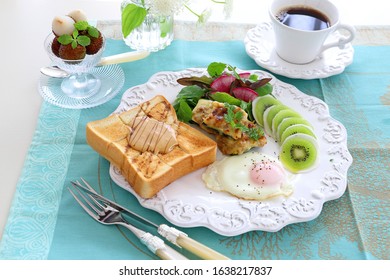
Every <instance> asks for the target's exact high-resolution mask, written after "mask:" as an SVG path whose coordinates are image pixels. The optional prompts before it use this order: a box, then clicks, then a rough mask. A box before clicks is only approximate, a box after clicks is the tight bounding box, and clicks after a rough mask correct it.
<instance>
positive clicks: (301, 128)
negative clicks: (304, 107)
mask: <svg viewBox="0 0 390 280" xmlns="http://www.w3.org/2000/svg"><path fill="white" fill-rule="evenodd" d="M297 133H302V134H307V135H310V136H313V137H314V138H317V137H316V135H315V133H314V131H313V129H312V128H311V127H310V126H307V125H304V124H294V125H291V126H289V127H287V128H286V129H285V130H284V131H283V133H282V134H281V136H280V143H283V142H284V140H286V138H287V137H289V136H291V135H293V134H297Z"/></svg>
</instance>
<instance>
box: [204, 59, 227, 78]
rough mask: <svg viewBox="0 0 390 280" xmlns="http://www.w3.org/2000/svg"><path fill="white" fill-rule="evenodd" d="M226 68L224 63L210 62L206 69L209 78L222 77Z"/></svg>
mask: <svg viewBox="0 0 390 280" xmlns="http://www.w3.org/2000/svg"><path fill="white" fill-rule="evenodd" d="M226 66H227V65H226V63H222V62H212V63H210V64H209V66H208V67H207V72H208V73H209V75H210V76H211V77H218V76H221V75H222V73H223V71H225V68H226Z"/></svg>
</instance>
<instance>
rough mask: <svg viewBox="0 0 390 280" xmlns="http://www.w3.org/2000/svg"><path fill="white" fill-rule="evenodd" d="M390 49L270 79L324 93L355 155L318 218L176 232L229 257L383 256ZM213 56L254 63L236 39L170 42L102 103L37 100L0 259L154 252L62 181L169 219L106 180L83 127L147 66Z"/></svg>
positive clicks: (160, 67) (388, 225) (202, 62)
mask: <svg viewBox="0 0 390 280" xmlns="http://www.w3.org/2000/svg"><path fill="white" fill-rule="evenodd" d="M125 51H129V49H128V47H127V46H126V45H125V44H124V43H123V42H122V41H118V40H108V42H107V48H106V51H105V55H110V54H116V53H121V52H125ZM388 53H389V47H371V46H370V47H368V46H367V47H366V46H356V47H355V59H354V63H353V64H352V65H350V66H349V67H347V69H346V71H345V72H344V73H343V74H341V75H337V76H333V77H330V78H326V79H321V80H318V79H317V80H293V79H289V78H285V77H281V76H276V77H277V78H278V79H280V80H282V81H284V82H287V83H290V84H293V85H295V86H296V87H297V88H298V89H300V90H301V91H302V92H304V93H306V94H308V95H312V96H316V97H318V98H320V99H322V100H324V101H325V102H326V103H327V104H328V105H329V107H330V112H331V115H332V116H333V117H334V118H335V119H337V120H339V121H341V122H342V123H343V124H344V125H345V127H346V128H347V130H348V136H349V139H348V148H349V150H350V152H351V154H352V156H353V158H354V163H353V165H352V166H351V168H350V170H349V173H348V189H347V191H346V193H345V194H344V195H343V196H342V197H341V198H340V199H337V200H334V201H330V202H327V203H325V205H324V207H323V211H322V213H321V215H320V216H319V217H318V218H316V219H315V220H313V221H310V222H306V223H299V224H293V225H289V226H287V227H285V228H283V229H282V230H280V231H279V232H277V233H268V232H261V231H254V232H249V233H245V234H242V235H239V236H235V237H224V236H221V235H218V234H216V233H214V232H212V231H210V230H208V229H206V228H200V227H199V228H183V229H181V230H183V231H184V232H187V233H188V234H189V235H190V236H193V237H196V239H197V240H198V241H200V242H202V243H204V244H206V245H207V246H210V247H212V248H214V249H216V250H218V251H220V252H221V253H223V254H225V255H227V256H228V257H230V258H232V259H389V258H390V248H389V246H390V242H389V237H390V217H389V213H390V196H389V193H390V192H389V189H390V186H389V158H390V156H389V154H390V153H389V149H390V145H389V137H390V107H389V105H390V73H389V68H388V65H387V63H386V61H385V60H384V59H383V58H384V57H386V56H387V54H388ZM213 61H221V62H226V63H229V64H231V65H234V66H237V67H238V68H240V69H261V68H260V67H259V66H258V65H256V64H255V63H254V61H253V60H252V59H250V58H249V57H248V56H247V54H246V53H245V48H244V45H243V43H242V42H241V41H228V42H193V41H191V42H190V41H181V40H176V41H174V42H173V43H172V45H171V46H169V47H167V48H166V49H165V50H162V51H159V52H157V53H152V54H151V55H150V56H149V57H148V58H147V59H144V60H141V61H136V62H132V63H127V64H122V65H121V67H122V69H123V70H124V72H125V76H126V80H125V85H124V87H123V89H122V91H121V92H120V93H119V94H118V96H116V97H115V98H114V99H112V100H111V101H109V102H108V103H106V104H104V105H101V106H99V107H96V108H92V109H85V110H69V109H62V108H58V107H55V106H53V105H50V104H48V103H45V102H44V103H43V104H42V107H41V111H40V115H39V120H38V125H37V128H36V132H35V135H34V137H33V141H32V143H31V147H30V150H29V152H28V155H27V158H26V161H25V165H24V168H23V173H22V175H21V177H20V180H19V182H18V185H17V189H16V194H15V197H14V201H13V204H12V207H11V211H10V215H9V219H8V222H7V225H6V228H5V231H4V234H3V238H2V240H1V244H0V259H73V260H75V259H138V260H140V259H145V260H148V259H156V257H155V256H153V255H152V254H151V253H149V251H147V249H146V248H145V247H144V246H143V245H142V244H141V243H140V242H139V241H138V240H137V239H136V238H135V237H134V236H132V234H131V233H130V232H128V231H127V230H126V229H123V228H120V227H116V226H111V227H109V226H103V225H101V224H99V223H97V222H95V221H94V220H92V219H91V218H90V217H89V216H88V215H87V214H85V213H84V212H83V210H81V208H80V207H79V206H78V205H77V204H76V202H75V201H74V199H73V197H71V195H70V193H69V192H68V190H67V187H68V186H69V185H70V183H69V182H70V181H71V180H77V179H79V178H80V177H83V178H85V179H86V180H87V181H89V182H90V183H91V184H92V185H93V186H94V187H95V188H96V189H98V190H99V191H100V192H101V193H103V194H104V195H105V196H107V197H109V198H111V199H113V200H116V201H118V202H119V203H121V204H123V205H126V206H127V207H128V208H129V209H131V210H134V211H135V212H137V213H139V214H140V215H142V216H144V217H146V218H148V219H150V220H152V221H153V222H155V223H167V221H166V220H165V219H164V218H163V217H162V216H161V215H159V214H157V213H155V212H154V211H151V210H148V209H144V208H142V207H141V206H140V205H139V203H138V201H137V200H136V199H135V198H134V197H133V196H132V195H131V194H129V193H128V192H126V191H124V190H123V189H122V188H120V187H118V186H116V185H115V183H113V182H112V181H111V179H110V177H109V174H108V169H109V163H108V162H107V161H106V160H105V159H103V158H102V157H100V156H99V155H98V154H97V153H96V152H94V151H93V150H92V149H91V148H90V147H89V146H88V145H87V144H86V140H85V125H86V123H87V122H89V121H91V120H96V119H101V118H104V117H106V116H107V115H109V114H110V113H112V112H113V111H114V110H115V109H116V107H117V106H118V105H119V102H120V98H121V95H122V94H123V92H124V91H125V90H126V89H128V88H130V87H132V86H135V85H138V84H142V83H145V82H146V81H147V80H148V79H149V77H150V76H151V75H153V74H154V73H156V72H160V71H179V70H183V69H186V68H190V67H206V66H207V65H208V64H209V63H210V62H213ZM37 94H38V93H37ZM182 253H183V254H185V255H187V256H188V257H189V258H191V259H196V257H195V256H193V255H189V254H188V253H187V252H185V251H183V252H182Z"/></svg>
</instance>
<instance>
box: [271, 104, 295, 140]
mask: <svg viewBox="0 0 390 280" xmlns="http://www.w3.org/2000/svg"><path fill="white" fill-rule="evenodd" d="M287 118H302V116H301V115H300V114H299V113H298V112H296V111H294V110H293V109H284V110H281V111H279V112H278V113H277V114H276V115H275V116H274V118H273V120H272V126H271V128H272V132H273V135H274V137H276V133H277V129H278V127H279V124H280V123H281V122H282V121H283V120H284V119H287Z"/></svg>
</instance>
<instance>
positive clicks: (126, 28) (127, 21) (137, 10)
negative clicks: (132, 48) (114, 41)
mask: <svg viewBox="0 0 390 280" xmlns="http://www.w3.org/2000/svg"><path fill="white" fill-rule="evenodd" d="M146 14H147V10H146V9H145V8H143V7H140V6H138V5H136V4H128V5H127V6H126V7H125V8H124V9H123V11H122V34H123V36H124V37H127V36H129V34H130V33H131V31H133V30H134V29H135V28H137V27H138V26H140V25H141V23H142V22H143V21H144V19H145V17H146Z"/></svg>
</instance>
